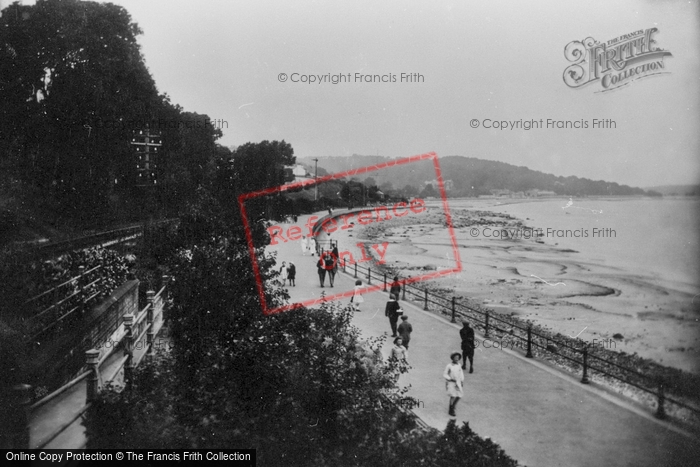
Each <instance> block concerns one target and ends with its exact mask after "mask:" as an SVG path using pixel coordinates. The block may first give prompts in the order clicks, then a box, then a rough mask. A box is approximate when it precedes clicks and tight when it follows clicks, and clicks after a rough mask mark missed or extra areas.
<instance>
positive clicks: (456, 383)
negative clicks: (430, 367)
mask: <svg viewBox="0 0 700 467" xmlns="http://www.w3.org/2000/svg"><path fill="white" fill-rule="evenodd" d="M462 326H463V327H462V329H460V330H459V336H460V338H461V339H462V352H461V353H460V352H454V353H453V354H452V355H450V359H451V360H452V361H451V362H450V363H449V364H448V365H447V366H446V367H445V371H444V372H443V374H442V376H443V378H445V389H446V390H447V395H448V396H450V405H449V408H448V411H447V413H448V414H449V415H450V416H452V417H455V416H456V413H455V408H456V407H457V402H459V400H460V399H461V398H462V396H463V386H464V370H466V369H467V360H469V373H474V348H475V347H476V346H475V343H474V328H472V327H471V326H470V325H469V322H468V321H467V320H464V321H463V322H462ZM460 359H461V360H462V364H461V365H460V363H459V361H460Z"/></svg>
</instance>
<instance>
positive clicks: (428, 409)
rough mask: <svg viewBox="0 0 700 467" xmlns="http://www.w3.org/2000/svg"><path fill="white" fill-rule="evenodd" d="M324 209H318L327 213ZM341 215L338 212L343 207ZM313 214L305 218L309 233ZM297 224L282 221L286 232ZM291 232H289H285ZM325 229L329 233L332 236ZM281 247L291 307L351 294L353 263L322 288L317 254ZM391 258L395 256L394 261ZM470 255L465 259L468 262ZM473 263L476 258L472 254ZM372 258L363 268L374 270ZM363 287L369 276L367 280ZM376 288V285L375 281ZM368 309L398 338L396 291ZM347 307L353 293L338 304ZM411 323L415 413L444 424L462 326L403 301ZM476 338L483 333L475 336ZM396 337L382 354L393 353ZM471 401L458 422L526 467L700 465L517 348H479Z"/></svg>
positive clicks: (685, 446)
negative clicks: (389, 311)
mask: <svg viewBox="0 0 700 467" xmlns="http://www.w3.org/2000/svg"><path fill="white" fill-rule="evenodd" d="M324 214H325V213H317V215H318V216H319V217H320V216H323V215H324ZM338 214H340V212H339V213H338ZM307 218H308V216H302V217H300V218H299V219H298V222H297V224H295V225H299V226H300V227H301V228H302V229H304V232H305V233H308V229H307V228H306V227H304V224H306V222H307ZM291 225H292V224H279V226H280V227H282V228H284V229H285V232H286V229H287V228H288V227H290V226H291ZM356 236H357V232H356V231H353V229H350V230H346V231H342V232H335V233H333V234H332V235H331V237H332V238H333V240H337V241H338V242H339V245H340V247H339V248H340V251H341V252H342V251H351V252H352V253H353V257H354V258H360V257H361V256H362V254H361V252H360V251H359V249H358V248H357V247H355V244H356V243H357V242H359V240H357V239H356ZM285 237H286V233H285ZM326 238H327V237H326V236H325V233H322V239H326ZM268 251H277V254H278V256H277V267H278V268H279V266H280V265H281V264H282V261H286V262H287V263H289V261H292V262H293V263H294V264H295V265H296V269H297V275H296V287H289V286H288V287H287V288H288V290H289V292H290V295H291V300H290V303H297V302H303V301H305V300H308V299H312V298H319V297H320V296H321V292H323V291H325V293H326V295H327V296H330V295H331V294H334V293H339V292H346V291H350V290H352V289H353V287H354V283H355V279H354V277H353V275H352V273H351V271H352V268H348V269H347V272H348V274H343V273H342V272H341V273H339V274H338V276H337V277H336V282H335V287H334V288H330V287H329V284H328V279H326V287H325V288H321V287H320V285H319V280H318V275H317V274H316V266H315V264H316V261H317V260H318V257H316V256H313V257H312V256H310V253H307V254H306V256H303V255H302V249H301V242H300V241H298V240H297V241H288V242H286V243H281V242H279V243H278V244H277V245H275V246H272V245H271V246H269V247H268ZM387 260H389V261H390V258H387ZM464 260H465V259H463V261H464ZM467 261H468V260H467ZM366 265H367V264H365V266H366ZM360 279H362V281H363V284H366V279H365V278H364V277H360ZM373 285H374V284H373ZM364 298H365V302H364V303H363V304H362V306H361V309H362V311H361V312H358V313H355V316H354V318H353V324H354V325H355V326H357V327H358V328H359V329H360V330H361V332H362V335H363V337H365V338H369V337H376V336H381V335H382V334H387V335H388V336H390V335H391V329H390V327H389V321H388V319H387V318H386V317H385V316H384V306H385V304H386V301H387V299H388V292H383V291H378V292H372V293H368V294H365V296H364ZM340 301H341V302H342V303H345V304H347V303H348V302H349V299H348V298H343V299H341V300H340ZM401 304H402V307H403V309H404V310H405V314H406V315H407V316H408V317H409V322H410V323H411V324H412V325H413V329H414V331H413V334H412V337H411V341H410V347H409V352H408V361H409V363H410V364H411V367H412V368H411V370H410V371H409V373H408V374H406V375H402V377H401V378H400V380H399V384H401V385H407V384H410V385H411V389H410V390H409V392H408V395H410V396H413V397H414V398H416V399H417V400H418V401H420V402H419V404H418V405H419V407H417V408H415V409H413V412H414V413H415V414H416V415H418V416H419V417H420V418H422V419H423V420H424V421H425V422H426V423H428V424H429V425H431V426H433V427H435V428H437V429H439V430H444V429H445V426H446V425H447V422H448V420H449V416H448V414H447V408H448V407H447V406H448V396H447V394H446V392H445V383H444V379H443V377H442V373H443V371H444V369H445V366H446V365H447V364H448V363H449V361H450V359H449V355H450V354H451V353H452V352H456V351H459V350H460V337H459V329H460V328H461V325H459V324H452V323H450V322H449V320H447V319H444V318H442V317H440V316H437V315H435V314H433V313H430V312H426V311H423V310H422V309H421V308H420V307H418V306H414V305H413V304H411V303H410V302H404V301H401ZM477 338H478V339H479V340H482V339H483V336H481V335H479V333H478V332H477ZM391 340H392V339H391V338H390V337H389V338H388V339H387V341H386V344H385V345H384V348H383V349H382V350H383V354H384V356H385V357H388V355H389V351H390V349H391V346H392V343H391ZM465 378H466V381H465V387H464V396H465V397H464V398H463V399H462V400H461V401H460V402H459V404H458V405H457V422H458V425H460V426H461V424H462V422H469V426H470V427H471V428H472V429H473V430H474V431H475V432H476V433H477V434H479V435H480V436H481V437H488V438H491V439H492V440H493V441H494V442H496V443H498V444H499V445H500V446H501V447H502V448H503V449H504V450H505V451H506V453H507V454H508V455H509V456H511V457H513V458H514V459H517V460H518V462H520V463H521V464H523V465H527V466H597V467H600V466H606V467H607V466H695V465H700V440H698V439H697V438H694V437H692V436H690V435H688V434H687V433H685V432H683V431H681V430H679V429H678V428H676V427H674V426H672V425H671V424H669V423H667V422H663V421H660V420H657V419H656V418H654V416H653V415H652V414H650V413H648V411H646V410H644V409H642V408H640V407H638V406H636V405H634V404H632V403H631V402H629V401H626V400H624V399H622V398H621V397H618V396H616V395H614V394H611V393H610V392H609V391H607V390H604V389H602V388H600V387H596V385H595V384H590V385H584V384H581V383H580V376H574V375H571V374H568V373H565V372H563V371H561V370H559V369H556V368H553V367H552V366H550V365H548V364H546V363H545V362H542V361H537V360H535V359H528V358H525V357H524V356H523V355H522V354H520V353H518V352H517V351H512V350H508V349H506V350H501V349H493V348H490V349H484V348H483V347H479V348H478V349H477V350H476V354H475V359H474V373H473V374H468V373H466V372H465Z"/></svg>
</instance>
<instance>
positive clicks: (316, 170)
mask: <svg viewBox="0 0 700 467" xmlns="http://www.w3.org/2000/svg"><path fill="white" fill-rule="evenodd" d="M311 160H312V161H314V162H315V163H316V168H315V171H314V181H315V182H316V183H315V184H314V188H315V193H314V201H318V158H316V159H311Z"/></svg>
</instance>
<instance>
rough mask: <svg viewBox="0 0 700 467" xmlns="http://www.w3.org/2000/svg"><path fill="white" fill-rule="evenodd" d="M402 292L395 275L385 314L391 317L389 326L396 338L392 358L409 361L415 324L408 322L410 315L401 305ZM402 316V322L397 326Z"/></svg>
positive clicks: (392, 335)
mask: <svg viewBox="0 0 700 467" xmlns="http://www.w3.org/2000/svg"><path fill="white" fill-rule="evenodd" d="M400 293H401V285H400V284H399V277H398V276H395V277H394V282H393V283H392V284H391V288H390V289H389V301H388V302H387V303H386V306H385V307H384V316H386V317H388V318H389V326H390V327H391V337H393V338H394V347H393V348H392V349H391V358H395V359H397V360H399V361H401V360H403V361H407V358H408V344H409V343H410V341H411V333H412V332H413V326H412V325H411V323H409V322H408V316H406V315H404V311H403V308H401V305H399V294H400ZM399 318H401V324H399V325H398V326H397V323H398V322H399Z"/></svg>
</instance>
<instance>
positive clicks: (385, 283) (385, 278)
mask: <svg viewBox="0 0 700 467" xmlns="http://www.w3.org/2000/svg"><path fill="white" fill-rule="evenodd" d="M384 292H386V273H384Z"/></svg>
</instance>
